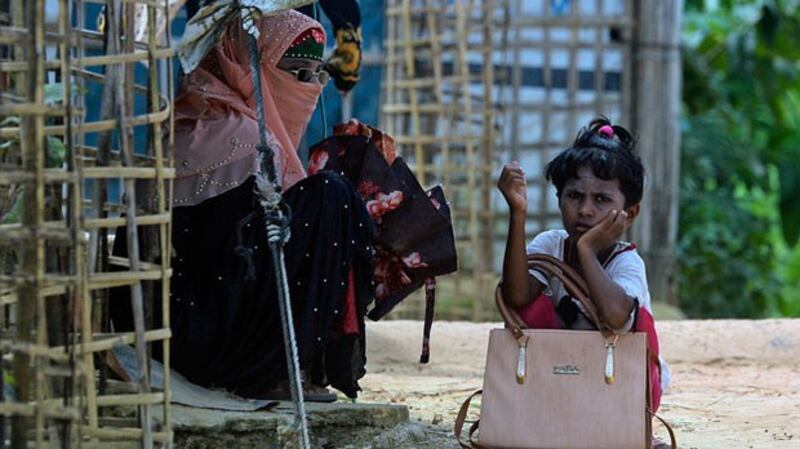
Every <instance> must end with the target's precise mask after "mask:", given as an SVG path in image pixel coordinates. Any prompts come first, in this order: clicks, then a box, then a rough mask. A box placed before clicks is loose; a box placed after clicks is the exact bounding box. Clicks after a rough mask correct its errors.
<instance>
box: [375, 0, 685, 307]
mask: <svg viewBox="0 0 800 449" xmlns="http://www.w3.org/2000/svg"><path fill="white" fill-rule="evenodd" d="M645 4H648V2H644V1H635V0H581V1H577V0H575V1H570V0H561V1H554V0H453V1H444V0H442V1H440V0H389V1H387V8H386V40H385V47H386V59H385V63H384V68H385V75H384V76H385V82H384V87H385V91H384V97H383V101H382V103H383V107H382V111H381V113H382V115H381V117H382V122H383V126H384V128H385V129H386V130H387V132H389V133H390V134H392V135H394V136H395V137H396V140H397V142H398V149H399V153H400V154H401V155H402V156H403V157H404V158H406V159H407V160H409V161H410V165H413V166H414V170H415V172H416V173H417V175H418V177H419V179H420V181H421V182H422V183H423V185H425V184H426V183H427V184H432V183H436V182H441V183H443V184H444V187H445V189H446V192H447V194H448V198H449V199H450V201H451V206H452V209H453V212H454V221H455V231H456V238H457V242H458V249H459V263H460V270H459V272H458V273H456V274H455V275H453V276H449V277H447V278H445V279H442V280H440V281H439V286H440V288H439V290H440V291H441V292H442V295H441V297H442V299H443V300H445V301H446V302H448V305H445V307H443V308H441V309H439V310H440V313H438V314H437V315H438V316H439V317H441V318H445V319H471V320H475V321H483V320H487V319H496V318H497V315H496V314H495V312H494V307H493V306H492V298H493V295H492V290H493V288H494V285H495V284H496V282H497V280H498V279H499V272H500V268H501V264H502V256H503V250H504V246H505V238H506V235H505V232H506V226H507V206H506V205H505V203H504V201H503V200H502V197H501V196H500V194H499V192H497V191H496V188H495V183H496V179H497V176H498V175H499V171H500V167H501V166H502V165H503V164H505V163H508V162H511V161H513V160H517V161H519V162H520V163H521V165H522V166H523V168H525V170H526V173H527V176H528V180H527V181H528V217H527V223H526V230H527V234H528V235H530V236H532V235H535V234H536V233H538V232H541V231H543V230H545V229H552V228H559V227H561V218H560V212H559V209H558V202H557V199H556V196H555V190H554V189H553V188H552V186H550V185H549V183H548V182H547V181H546V180H545V179H544V177H543V170H544V166H545V165H546V164H547V162H549V161H550V160H551V159H552V158H553V157H554V156H555V154H557V152H558V151H560V150H562V149H564V148H566V147H567V146H568V145H569V144H570V143H571V141H572V139H573V138H574V136H575V133H576V132H577V131H578V129H579V128H580V127H582V126H585V125H586V124H587V123H588V122H589V120H590V119H591V118H593V117H595V116H597V115H598V114H603V115H606V116H608V117H609V118H611V119H612V121H614V122H615V123H620V124H622V125H624V126H626V127H629V128H634V129H636V128H637V127H638V126H639V125H640V124H641V118H640V117H637V116H636V115H635V111H634V106H635V104H634V102H633V96H634V80H635V79H636V78H635V77H634V73H636V72H637V70H639V68H640V64H639V63H638V62H637V61H638V59H637V54H638V53H637V48H638V47H637V39H638V38H639V35H638V34H637V27H636V24H637V23H638V21H639V17H640V14H639V10H642V8H643V7H642V5H645ZM645 9H647V8H645ZM651 16H652V17H651ZM642 17H644V18H645V19H646V20H645V22H646V23H645V24H644V25H643V26H642V28H645V29H647V26H648V24H652V22H653V21H654V20H659V19H658V18H657V17H655V16H654V15H653V14H650V15H649V16H642ZM662 28H663V29H669V30H672V31H673V32H674V31H675V26H674V23H673V22H670V23H669V24H668V25H664V26H662V27H660V28H659V29H662ZM638 32H639V33H641V32H642V31H641V30H639V31H638ZM651 34H652V33H651ZM678 63H679V62H678ZM655 70H656V71H658V70H659V68H655ZM670 96H671V97H672V100H670V99H669V98H670ZM675 98H679V97H678V96H677V92H675V91H674V90H670V91H669V93H668V92H666V91H665V92H664V93H663V95H662V96H660V97H659V100H657V101H662V100H663V101H672V102H673V103H675V102H676V101H677V100H675ZM654 101H656V100H654ZM646 114H647V112H644V114H643V115H646ZM655 120H658V118H655ZM678 134H679V133H678ZM671 136H672V138H674V136H675V133H673V134H671ZM658 150H659V148H657V147H656V148H653V147H647V148H644V149H642V150H640V151H642V152H643V157H644V156H646V154H647V153H646V152H657V151H658ZM670 151H671V152H670V154H671V155H672V156H674V155H675V154H677V148H673V149H671V150H670ZM672 156H664V157H672ZM654 168H657V169H660V167H654ZM676 179H677V178H672V179H670V180H669V182H672V183H673V184H676ZM651 187H652V186H651ZM671 207H672V209H671V210H673V211H674V208H675V207H676V205H675V204H673V205H672V206H671ZM672 239H673V240H674V235H673V236H672ZM665 240H667V238H666V236H665ZM644 250H645V251H647V248H644ZM656 276H658V274H657V275H656ZM423 313H424V301H423V300H422V298H421V295H417V296H414V297H412V298H409V300H407V301H406V303H405V304H403V306H401V307H400V308H399V309H398V310H397V311H396V312H395V313H393V315H392V316H393V317H395V318H415V319H420V318H421V317H422V316H423Z"/></svg>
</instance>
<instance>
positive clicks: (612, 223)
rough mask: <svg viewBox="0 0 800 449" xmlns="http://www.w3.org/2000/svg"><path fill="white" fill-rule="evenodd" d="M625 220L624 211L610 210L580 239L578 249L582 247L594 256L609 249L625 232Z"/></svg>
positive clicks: (626, 215) (625, 214)
mask: <svg viewBox="0 0 800 449" xmlns="http://www.w3.org/2000/svg"><path fill="white" fill-rule="evenodd" d="M627 218H628V214H627V213H626V212H625V211H624V210H620V211H617V210H612V211H611V212H610V213H609V214H608V215H607V216H606V218H604V219H603V221H601V222H600V223H598V224H597V225H596V226H594V227H593V228H591V229H589V230H588V231H586V233H585V234H583V235H582V236H581V237H580V239H579V240H578V247H579V248H580V247H581V246H583V247H585V248H586V249H588V250H591V251H592V252H593V253H595V254H599V253H600V252H601V251H603V250H605V249H607V248H609V247H611V245H613V244H615V243H616V242H617V241H618V240H619V239H620V237H622V233H624V232H625V228H626V227H627V226H626V222H627Z"/></svg>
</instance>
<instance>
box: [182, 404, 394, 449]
mask: <svg viewBox="0 0 800 449" xmlns="http://www.w3.org/2000/svg"><path fill="white" fill-rule="evenodd" d="M292 410H293V408H292V404H291V403H281V404H280V405H279V406H278V407H276V408H275V409H273V410H271V411H259V412H230V411H222V410H209V409H199V408H191V407H184V406H180V405H173V406H172V425H173V430H174V432H175V448H176V449H256V448H258V449H268V448H281V447H283V444H284V441H283V440H285V439H286V434H287V432H289V431H290V425H291V422H292V419H293V418H292V416H293V415H292ZM306 412H307V413H308V419H309V427H310V431H311V437H312V440H313V441H314V447H347V446H348V445H353V444H357V442H359V441H365V442H366V441H370V440H371V439H372V438H373V437H374V435H375V434H376V433H379V432H381V431H383V430H387V429H391V428H394V427H395V426H397V425H398V424H402V423H406V422H408V408H407V407H406V406H404V405H390V404H361V403H349V402H335V403H332V404H319V403H307V404H306ZM287 446H288V445H287Z"/></svg>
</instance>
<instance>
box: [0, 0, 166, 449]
mask: <svg viewBox="0 0 800 449" xmlns="http://www.w3.org/2000/svg"><path fill="white" fill-rule="evenodd" d="M137 3H140V4H139V5H137ZM99 4H103V5H104V6H105V8H106V9H105V12H106V13H105V16H104V17H105V27H106V30H105V32H104V33H103V32H99V31H98V30H97V28H96V27H94V26H93V25H94V17H95V16H97V12H98V10H99V7H98V5H99ZM167 7H168V5H167V2H166V1H141V2H134V1H130V0H126V1H119V0H116V1H115V0H109V1H100V0H48V1H45V0H34V1H23V0H6V1H0V83H1V84H2V97H0V121H2V124H0V164H1V165H0V192H1V193H2V200H1V201H0V212H2V213H3V217H2V224H0V257H2V273H0V304H2V307H3V313H0V316H2V321H1V322H0V324H2V326H1V329H0V330H2V339H0V348H2V353H3V367H4V368H5V369H9V368H10V372H9V373H8V374H10V376H6V377H4V378H3V387H4V389H5V390H6V391H13V392H14V393H15V395H16V397H3V402H2V403H0V417H1V419H2V420H3V423H0V424H2V425H0V429H2V431H3V432H4V435H3V436H2V438H0V447H6V439H8V440H9V441H10V443H11V447H13V448H15V449H18V448H27V447H36V448H44V447H48V448H51V447H83V448H101V447H102V448H127V447H131V448H133V447H143V448H152V447H169V446H171V441H172V432H171V427H170V424H169V423H170V416H169V413H170V408H169V398H170V397H169V396H170V395H169V391H170V390H169V370H168V369H167V368H165V369H164V370H163V372H162V373H161V375H162V376H163V387H164V388H163V389H159V390H154V389H152V388H151V386H150V384H149V369H141V366H143V365H147V363H148V362H146V360H149V357H148V354H149V353H150V352H151V351H152V350H153V349H154V347H155V346H156V345H158V346H160V350H161V351H162V352H163V359H164V366H165V367H168V366H169V345H168V341H169V340H168V339H169V336H170V331H169V310H168V300H169V282H168V281H169V276H170V268H169V263H168V261H169V260H170V257H169V240H168V239H169V233H170V229H169V228H170V209H169V203H168V202H167V201H166V199H167V198H168V197H169V195H168V189H169V188H170V186H171V182H170V181H169V180H170V179H172V178H174V170H173V169H172V168H171V161H170V160H169V158H168V157H167V154H166V151H165V149H167V148H169V147H170V146H171V143H170V142H169V141H166V142H165V141H164V140H163V132H164V131H165V130H167V132H168V133H169V134H168V135H171V134H172V133H171V132H170V131H171V104H172V88H171V87H170V85H171V83H170V82H169V80H171V79H172V75H171V64H170V63H169V62H170V59H169V58H171V57H172V55H173V52H172V50H171V49H170V46H169V42H168V36H169V31H167V33H166V37H164V38H159V37H157V36H156V32H155V30H156V27H155V22H156V17H157V16H156V14H157V10H158V9H160V10H162V11H166V8H167ZM137 12H139V13H140V14H142V13H143V14H146V20H147V22H148V24H149V25H150V26H149V28H148V29H149V32H148V33H147V34H146V35H145V36H144V37H143V38H142V40H141V41H135V40H134V39H128V38H126V37H127V36H134V34H135V33H134V22H135V15H136V13H137ZM4 19H5V21H3V20H4ZM140 20H141V19H140ZM88 23H91V25H92V26H90V25H88ZM137 63H145V64H146V67H145V69H144V73H140V74H139V75H138V76H135V72H134V70H135V66H136V65H137ZM138 70H139V71H140V72H141V71H142V65H138ZM89 95H93V96H94V95H99V96H102V100H101V104H102V105H101V107H100V110H99V111H96V110H93V108H92V106H91V104H93V103H95V102H89V101H86V97H87V96H89ZM94 109H96V108H94ZM117 191H118V193H117ZM137 196H138V198H137ZM137 226H138V227H139V232H136V228H137ZM117 229H120V230H121V231H117ZM115 232H124V233H126V236H127V243H128V248H127V249H128V251H127V254H130V255H131V257H118V256H112V255H111V250H110V248H111V245H112V241H113V237H114V235H115ZM162 261H163V263H162ZM114 287H118V288H120V287H121V288H124V289H128V290H129V291H130V298H131V304H132V310H133V316H132V321H133V322H134V323H135V329H134V331H132V332H115V331H114V329H112V328H110V327H109V325H108V307H109V304H108V302H109V290H110V289H111V288H114ZM156 289H158V290H160V292H156ZM154 298H159V300H158V302H156V300H155V299H154ZM156 309H161V310H160V312H161V313H160V315H161V316H162V317H163V319H162V320H161V321H160V322H154V321H155V320H154V319H153V316H155V315H157V314H155V311H156ZM125 344H130V345H134V346H135V347H136V351H137V357H138V363H139V364H140V370H139V372H140V373H142V375H140V376H139V378H138V379H133V380H134V381H135V382H136V384H137V388H136V389H135V390H134V391H132V392H131V391H130V389H128V390H127V391H124V389H114V388H110V387H109V386H110V385H114V384H115V383H114V382H113V381H109V380H108V377H109V376H108V369H107V368H106V363H105V361H106V359H107V353H108V352H109V350H111V349H113V348H115V347H118V346H120V345H125ZM11 379H13V382H14V384H13V385H8V382H7V381H9V380H11ZM156 406H157V407H158V410H159V413H158V416H155V414H154V407H156ZM130 416H135V417H136V418H135V419H131V418H129V417H130ZM126 417H127V418H126ZM9 424H10V425H9ZM9 428H10V433H6V431H7V429H9Z"/></svg>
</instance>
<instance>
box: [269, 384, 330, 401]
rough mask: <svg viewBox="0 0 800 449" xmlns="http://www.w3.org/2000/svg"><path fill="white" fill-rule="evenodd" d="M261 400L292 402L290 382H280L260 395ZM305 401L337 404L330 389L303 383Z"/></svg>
mask: <svg viewBox="0 0 800 449" xmlns="http://www.w3.org/2000/svg"><path fill="white" fill-rule="evenodd" d="M259 399H267V400H271V401H291V400H292V392H291V390H290V389H289V382H288V381H285V380H284V381H281V382H279V383H278V384H277V385H276V386H275V387H274V388H272V389H270V390H268V391H266V392H265V393H264V394H263V395H259ZM303 401H304V402H336V394H335V393H332V392H331V391H330V390H329V389H327V388H325V387H321V386H319V385H313V384H309V383H306V382H305V381H304V382H303Z"/></svg>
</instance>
